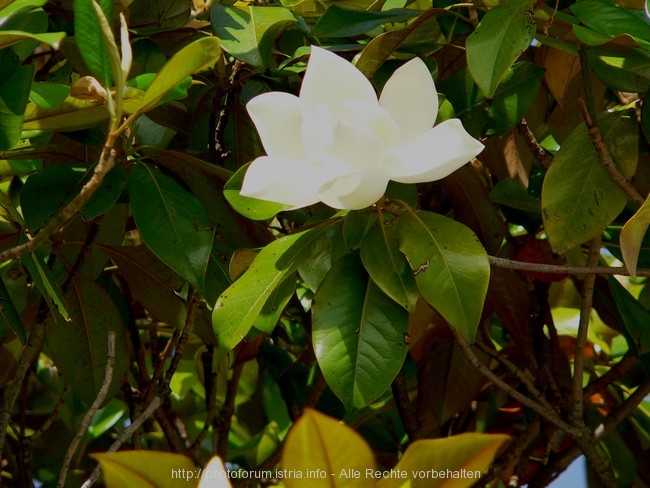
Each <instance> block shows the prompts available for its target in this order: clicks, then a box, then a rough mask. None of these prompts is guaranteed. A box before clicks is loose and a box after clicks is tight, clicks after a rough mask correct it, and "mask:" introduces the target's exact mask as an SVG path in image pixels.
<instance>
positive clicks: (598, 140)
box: [578, 100, 645, 207]
mask: <svg viewBox="0 0 650 488" xmlns="http://www.w3.org/2000/svg"><path fill="white" fill-rule="evenodd" d="M578 105H579V107H580V111H581V112H582V117H583V118H584V119H585V124H586V125H587V130H588V132H589V139H591V143H592V144H593V146H594V149H596V152H597V153H598V157H599V158H600V160H601V161H602V162H603V166H604V167H605V169H606V170H607V172H608V173H609V176H610V177H611V178H612V180H614V183H616V184H617V185H618V186H619V187H620V188H621V189H622V190H623V191H624V192H625V193H626V194H627V196H628V197H629V198H631V199H632V201H634V203H636V204H637V205H638V206H639V207H640V206H641V205H643V202H645V199H644V198H643V197H642V196H641V194H639V192H638V191H636V188H634V186H632V183H630V181H629V180H628V179H627V178H626V177H625V175H624V174H623V173H621V170H620V169H619V168H618V166H617V165H616V162H615V161H614V158H613V157H612V154H611V153H610V152H609V149H608V148H607V144H605V140H604V139H603V134H602V132H601V131H600V128H599V127H598V126H597V125H596V123H595V122H594V119H592V118H591V115H590V114H589V111H588V109H587V107H586V105H585V102H584V101H583V100H578Z"/></svg>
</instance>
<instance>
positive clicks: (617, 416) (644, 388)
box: [595, 377, 650, 440]
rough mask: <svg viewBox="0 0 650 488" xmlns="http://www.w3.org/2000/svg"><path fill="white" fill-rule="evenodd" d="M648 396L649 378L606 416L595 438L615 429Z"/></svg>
mask: <svg viewBox="0 0 650 488" xmlns="http://www.w3.org/2000/svg"><path fill="white" fill-rule="evenodd" d="M648 394H650V377H648V378H646V379H645V380H644V381H643V383H641V384H640V385H639V386H638V387H637V389H636V390H635V391H634V393H632V394H631V395H630V396H629V397H627V398H626V399H625V400H624V401H623V402H622V403H621V404H620V405H619V406H618V408H617V409H616V410H615V411H614V412H613V413H611V414H610V415H608V416H607V418H606V419H605V421H604V422H603V429H602V431H601V429H599V428H598V429H596V432H595V437H596V439H598V440H600V439H601V438H602V437H604V436H606V435H607V434H609V433H610V432H611V431H612V430H614V429H615V428H616V426H617V425H618V424H620V423H621V421H622V420H624V419H626V418H627V417H628V415H630V414H631V413H632V412H633V411H634V409H635V408H636V407H638V406H639V404H640V403H641V402H642V401H643V400H645V398H646V397H647V396H648Z"/></svg>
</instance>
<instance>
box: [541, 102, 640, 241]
mask: <svg viewBox="0 0 650 488" xmlns="http://www.w3.org/2000/svg"><path fill="white" fill-rule="evenodd" d="M599 125H600V127H601V129H602V131H603V136H604V139H605V142H606V143H607V146H608V148H609V150H610V152H611V154H612V156H613V157H614V160H615V161H616V163H617V165H618V167H619V169H620V170H621V172H622V173H623V174H624V175H625V176H627V177H628V178H629V177H631V176H632V175H633V174H634V171H635V169H636V164H637V160H638V134H637V126H636V118H635V117H634V114H633V113H631V112H628V111H626V112H615V113H608V114H604V115H603V116H602V117H599ZM626 202H627V196H626V194H625V192H623V190H621V188H620V187H619V186H618V185H617V184H616V183H614V181H613V180H612V179H611V177H610V176H609V174H608V173H607V170H606V169H605V168H604V166H603V163H602V162H601V161H600V158H599V157H598V153H597V152H596V149H594V147H593V144H592V142H591V139H590V138H589V133H588V132H587V128H586V127H585V125H584V124H582V125H580V126H579V127H577V128H576V129H574V130H573V132H571V134H570V135H569V136H568V137H567V138H566V140H565V141H564V144H562V147H561V148H560V151H559V152H558V153H557V155H556V156H555V158H554V159H553V164H552V165H551V167H550V169H549V170H548V173H547V174H546V178H545V179H544V186H543V187H542V216H543V218H544V228H545V230H546V233H547V235H548V239H549V241H550V243H551V245H552V246H553V250H554V251H555V252H556V253H558V254H561V253H563V252H565V251H568V250H569V249H571V248H572V247H575V246H577V245H579V244H582V243H583V242H586V241H588V240H589V239H591V238H593V237H595V236H597V235H598V234H600V233H601V232H602V231H603V230H604V229H605V227H607V226H608V225H609V224H610V223H611V222H612V221H613V220H614V219H615V218H616V217H617V216H618V214H619V213H620V212H621V210H623V207H625V204H626Z"/></svg>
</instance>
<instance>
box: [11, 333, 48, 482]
mask: <svg viewBox="0 0 650 488" xmlns="http://www.w3.org/2000/svg"><path fill="white" fill-rule="evenodd" d="M44 340H45V324H44V322H43V321H40V322H39V323H37V324H35V325H34V326H33V327H32V330H31V332H30V333H29V337H28V338H27V342H26V343H25V347H24V348H23V352H22V353H21V354H20V358H19V359H18V365H17V366H16V372H15V373H14V377H13V379H12V380H11V383H9V385H8V386H7V387H6V389H5V394H4V401H3V402H2V411H1V412H0V453H2V452H3V451H4V444H5V439H6V435H7V431H8V430H9V429H8V427H9V422H10V421H11V412H12V410H13V407H14V403H16V399H17V398H18V395H19V394H20V390H21V388H22V385H23V381H24V380H25V375H26V374H27V370H28V369H29V367H30V366H31V365H32V363H33V362H34V360H35V359H36V356H38V353H39V352H40V350H41V348H42V347H43V341H44ZM1 485H2V476H0V486H1Z"/></svg>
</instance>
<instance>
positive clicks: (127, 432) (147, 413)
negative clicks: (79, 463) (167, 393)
mask: <svg viewBox="0 0 650 488" xmlns="http://www.w3.org/2000/svg"><path fill="white" fill-rule="evenodd" d="M161 404H162V398H160V397H159V396H157V397H155V398H154V399H153V400H152V401H151V403H150V404H149V406H147V408H145V410H144V412H142V413H141V414H140V416H139V417H138V418H137V419H135V420H134V421H133V422H132V423H131V425H129V426H128V427H127V428H126V429H124V431H123V432H122V433H121V434H120V436H119V437H118V438H117V440H116V441H115V442H113V444H111V447H109V448H108V449H107V450H106V452H116V451H117V450H118V449H119V448H120V447H122V444H124V443H125V442H126V441H128V440H129V439H130V438H131V436H132V435H133V434H134V433H135V432H136V431H137V430H138V429H139V428H140V427H141V426H142V424H144V423H145V422H146V421H147V420H148V419H149V417H151V416H152V415H153V413H154V412H155V411H156V410H157V409H158V408H159V407H160V405H161ZM100 474H101V468H100V467H99V465H98V466H97V467H95V469H94V470H93V472H92V473H91V474H90V476H89V477H88V479H87V480H86V481H85V482H84V484H83V485H81V487H82V488H90V487H91V486H92V485H93V484H94V483H95V481H97V480H98V479H99V475H100Z"/></svg>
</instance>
